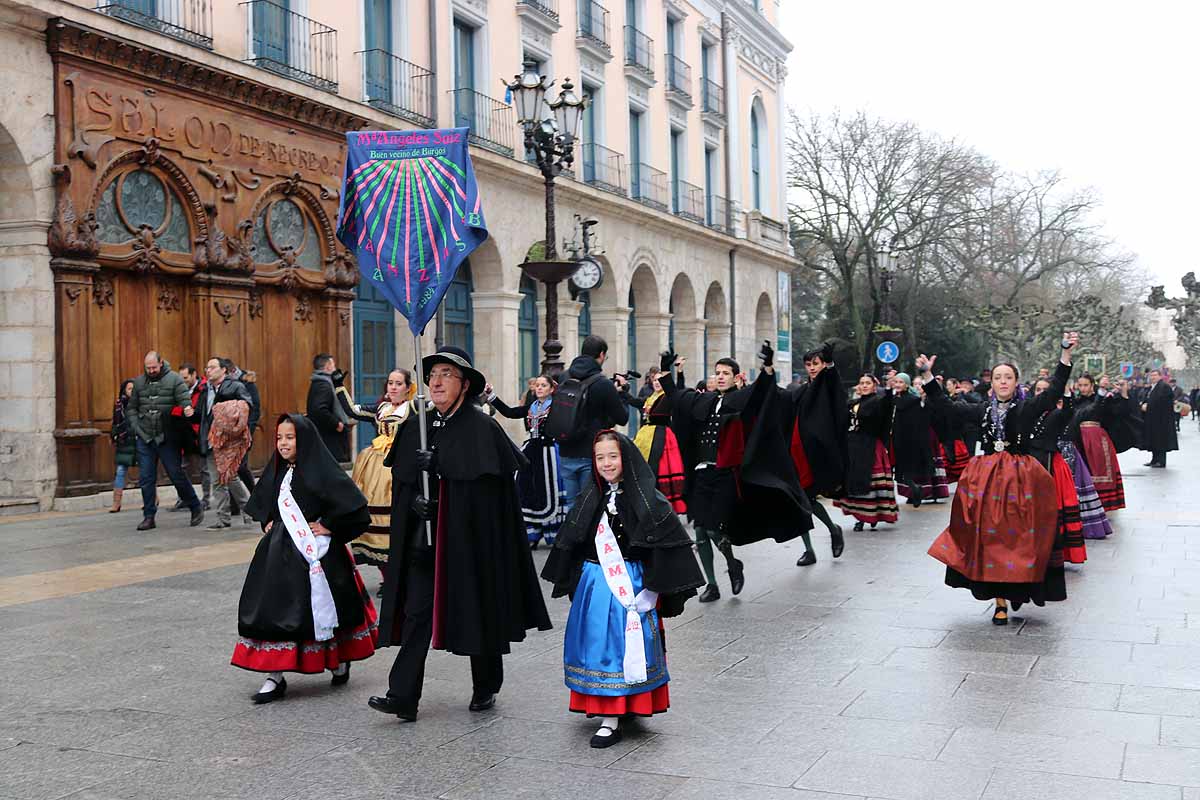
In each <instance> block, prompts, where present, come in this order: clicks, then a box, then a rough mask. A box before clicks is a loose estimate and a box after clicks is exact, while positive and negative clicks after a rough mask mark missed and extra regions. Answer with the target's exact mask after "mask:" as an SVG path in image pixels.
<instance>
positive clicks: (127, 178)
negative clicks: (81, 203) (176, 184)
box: [96, 168, 192, 253]
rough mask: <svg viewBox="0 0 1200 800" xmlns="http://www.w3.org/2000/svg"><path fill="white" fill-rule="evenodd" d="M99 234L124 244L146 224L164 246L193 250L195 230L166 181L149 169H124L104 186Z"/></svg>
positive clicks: (108, 241) (102, 238)
mask: <svg viewBox="0 0 1200 800" xmlns="http://www.w3.org/2000/svg"><path fill="white" fill-rule="evenodd" d="M96 222H98V223H99V225H100V227H99V229H98V231H97V234H98V236H99V238H100V241H101V242H103V243H105V244H124V243H125V242H128V241H130V240H132V239H133V237H134V235H135V234H137V232H138V231H140V230H141V229H142V228H143V227H146V228H149V229H150V230H152V231H153V232H154V241H155V243H157V244H158V246H159V247H160V248H162V249H163V250H166V251H170V252H175V253H190V252H191V250H192V237H191V231H190V229H189V227H188V221H187V216H186V215H185V214H184V213H183V203H181V202H180V200H179V197H178V195H176V194H175V192H173V191H172V190H171V189H170V188H169V187H168V185H167V183H166V181H164V180H163V179H162V178H160V177H159V176H158V175H156V174H155V173H153V172H151V171H150V170H148V169H140V168H139V169H134V170H130V171H128V172H122V173H121V174H120V175H118V176H117V177H116V178H114V179H113V180H112V181H110V182H109V184H108V186H106V187H104V192H103V193H101V195H100V203H99V205H98V206H97V207H96Z"/></svg>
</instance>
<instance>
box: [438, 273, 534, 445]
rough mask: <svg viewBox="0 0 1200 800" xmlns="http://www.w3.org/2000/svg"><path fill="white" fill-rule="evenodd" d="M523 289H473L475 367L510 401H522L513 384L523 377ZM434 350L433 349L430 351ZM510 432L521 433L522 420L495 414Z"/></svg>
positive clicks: (517, 434) (516, 435) (513, 434)
mask: <svg viewBox="0 0 1200 800" xmlns="http://www.w3.org/2000/svg"><path fill="white" fill-rule="evenodd" d="M521 298H522V295H521V293H520V292H506V291H502V290H501V291H495V292H473V293H472V294H471V308H472V310H473V312H474V317H473V325H474V328H473V333H474V342H475V353H474V356H475V368H476V369H478V370H479V371H480V372H482V373H483V376H484V377H485V378H486V379H487V380H488V382H490V383H491V384H492V385H493V386H495V387H496V390H497V391H498V392H499V393H500V395H501V396H502V397H504V398H505V399H506V400H509V402H513V401H516V402H518V403H519V402H520V398H512V399H511V400H510V399H509V398H510V397H511V392H512V388H511V387H514V386H516V385H517V381H518V380H519V379H520V377H521V376H520V375H519V374H518V373H519V371H520V368H521V364H520V360H519V359H518V358H516V357H515V356H516V354H517V353H518V352H519V350H518V349H517V348H518V345H519V342H518V337H517V315H518V313H519V312H520V309H521ZM430 352H432V351H430ZM496 419H497V421H499V422H500V424H501V425H503V426H504V429H505V430H507V431H508V432H509V434H510V435H511V436H514V437H519V436H521V435H522V431H523V428H522V425H521V421H520V420H507V419H504V418H503V417H499V416H498V417H496Z"/></svg>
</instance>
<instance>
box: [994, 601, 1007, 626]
mask: <svg viewBox="0 0 1200 800" xmlns="http://www.w3.org/2000/svg"><path fill="white" fill-rule="evenodd" d="M1001 614H1003V615H1004V616H1003V617H1002V616H1000V615H1001ZM992 624H993V625H1007V624H1008V607H1007V606H996V608H995V610H994V611H992Z"/></svg>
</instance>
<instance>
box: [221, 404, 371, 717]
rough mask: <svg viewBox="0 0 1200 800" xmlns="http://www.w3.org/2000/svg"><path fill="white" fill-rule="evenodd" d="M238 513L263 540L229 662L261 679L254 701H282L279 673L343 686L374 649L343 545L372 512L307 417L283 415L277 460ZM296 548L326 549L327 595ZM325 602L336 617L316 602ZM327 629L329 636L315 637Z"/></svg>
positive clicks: (366, 598) (367, 603)
mask: <svg viewBox="0 0 1200 800" xmlns="http://www.w3.org/2000/svg"><path fill="white" fill-rule="evenodd" d="M289 492H290V495H291V499H290V501H289V498H288V496H287V495H288V493H289ZM281 494H283V495H284V497H283V502H282V503H281V501H280V495H281ZM293 503H294V505H295V506H296V507H297V509H298V510H299V512H300V514H299V515H293V514H291V513H289V515H288V516H289V519H288V521H287V522H285V521H284V518H283V515H282V509H281V505H282V506H290V505H291V504H293ZM246 513H247V514H249V515H250V516H251V517H253V518H254V519H255V520H257V521H258V522H259V523H260V524H261V525H262V528H263V532H264V534H265V535H264V536H263V538H262V539H261V540H260V541H259V543H258V547H257V548H256V549H255V551H254V558H253V559H252V560H251V561H250V569H249V570H248V571H247V573H246V582H245V584H244V585H243V586H242V596H241V600H240V601H239V603H238V633H239V634H240V638H239V640H238V643H237V646H236V647H235V648H234V650H233V659H232V662H231V663H232V664H233V665H234V666H235V667H241V668H242V669H246V670H250V671H252V672H265V673H268V675H267V679H266V681H265V682H264V683H263V685H262V688H261V689H260V690H259V691H258V693H257V694H255V695H254V696H253V700H254V702H255V703H269V702H271V701H272V700H278V699H279V698H281V697H283V695H284V693H285V692H286V691H287V681H286V680H284V678H283V673H284V672H300V673H304V674H310V675H311V674H317V673H320V672H324V671H325V670H327V669H328V670H330V671H331V672H333V685H334V686H340V685H342V684H345V683H346V682H347V681H349V680H350V662H351V661H358V660H361V659H364V658H367V657H369V656H370V655H371V654H372V653H374V652H375V639H376V615H375V606H374V605H373V604H372V603H371V596H370V594H368V593H367V590H366V587H365V586H364V585H363V581H362V578H361V577H360V576H359V574H358V570H357V569H356V568H355V566H354V556H353V555H352V554H351V553H350V548H349V547H348V543H349V542H350V540H352V539H354V538H355V537H357V536H359V535H360V534H361V533H362V532H363V531H365V530H366V529H367V526H368V525H369V524H370V522H371V515H370V513H369V512H368V510H367V498H366V497H364V496H363V493H362V492H361V491H359V489H358V487H357V486H355V485H354V482H353V481H352V480H351V479H350V477H349V476H348V475H347V474H346V473H345V471H343V470H342V469H341V467H339V466H338V463H337V461H336V460H334V457H333V456H332V455H331V454H330V452H329V450H328V449H327V448H326V447H325V445H324V443H323V442H322V441H321V437H320V435H319V434H318V433H317V429H316V428H315V427H314V426H313V424H312V423H311V422H310V421H309V420H308V418H307V417H303V416H301V415H299V414H283V415H281V416H280V417H279V419H278V420H277V422H276V429H275V457H274V458H273V459H271V462H270V463H269V464H268V465H267V468H266V471H265V472H263V476H262V479H261V480H260V481H259V482H258V485H257V486H255V488H254V493H253V494H252V495H251V496H250V502H249V503H247V504H246ZM289 524H290V525H291V527H290V528H289ZM322 539H324V540H325V541H321V540H322ZM302 546H303V547H305V548H306V549H308V548H312V547H314V546H315V548H316V551H315V552H317V553H319V552H320V550H321V549H322V548H324V547H326V546H327V547H328V550H327V552H326V553H325V554H324V555H323V556H320V557H319V561H318V563H319V564H320V572H321V573H323V574H324V582H325V583H327V584H328V590H327V591H325V590H324V589H323V588H321V585H320V583H321V582H320V579H319V578H313V577H310V565H309V560H308V557H306V556H305V555H302V553H301V550H300V548H301V547H302ZM313 566H314V569H315V564H314V565H313ZM330 596H331V597H332V606H333V609H334V610H335V611H336V618H335V619H333V618H331V616H330V615H329V614H328V603H327V602H323V600H325V599H326V598H329V597H330ZM314 601H315V602H314ZM318 617H320V618H321V624H318V619H317V618H318ZM330 622H331V623H332V625H333V628H332V635H331V636H326V635H323V633H324V632H325V625H326V624H328V623H330ZM319 630H320V632H318V631H319Z"/></svg>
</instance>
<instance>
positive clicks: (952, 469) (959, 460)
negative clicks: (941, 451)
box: [946, 439, 971, 483]
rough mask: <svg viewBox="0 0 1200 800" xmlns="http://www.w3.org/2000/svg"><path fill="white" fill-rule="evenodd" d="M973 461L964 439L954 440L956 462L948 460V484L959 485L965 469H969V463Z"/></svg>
mask: <svg viewBox="0 0 1200 800" xmlns="http://www.w3.org/2000/svg"><path fill="white" fill-rule="evenodd" d="M970 460H971V455H970V454H969V453H968V452H967V446H966V444H964V443H963V440H962V439H955V440H954V460H953V461H951V460H950V459H948V458H947V459H946V482H947V483H958V478H959V476H960V475H962V472H963V470H964V469H966V468H967V462H968V461H970Z"/></svg>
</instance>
